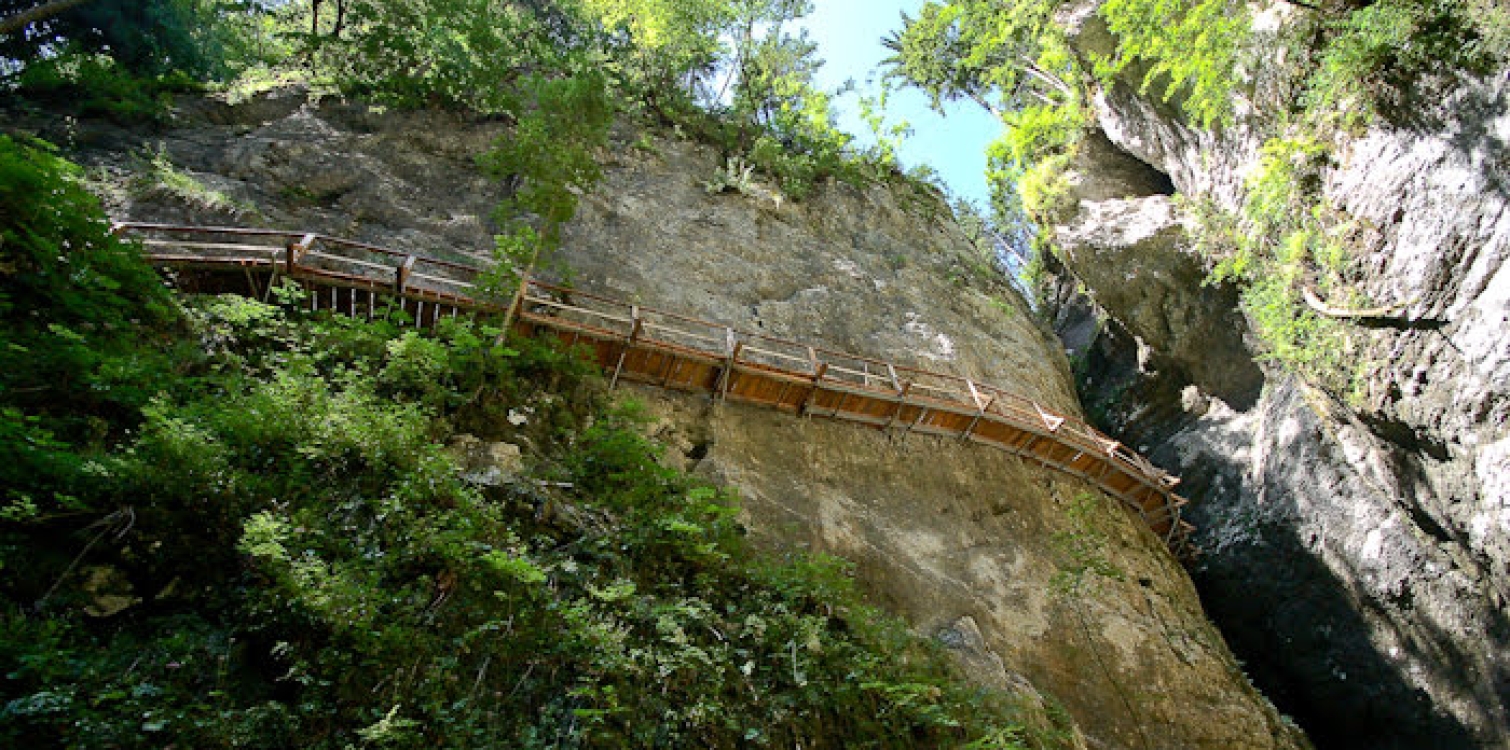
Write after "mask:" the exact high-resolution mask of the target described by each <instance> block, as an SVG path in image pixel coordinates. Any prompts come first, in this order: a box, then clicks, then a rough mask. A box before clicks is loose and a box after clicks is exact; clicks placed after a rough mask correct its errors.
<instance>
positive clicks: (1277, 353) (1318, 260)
mask: <svg viewBox="0 0 1510 750" xmlns="http://www.w3.org/2000/svg"><path fill="white" fill-rule="evenodd" d="M1329 158H1330V157H1329V151H1328V148H1327V145H1326V144H1325V143H1323V142H1321V141H1319V140H1316V139H1314V138H1308V137H1304V136H1300V137H1295V138H1289V139H1285V138H1275V139H1272V140H1270V141H1269V142H1268V143H1266V144H1265V145H1264V149H1263V154H1262V158H1261V161H1260V168H1259V169H1258V170H1257V171H1255V172H1254V173H1253V174H1252V175H1251V176H1250V177H1249V180H1248V184H1247V186H1246V187H1247V192H1246V199H1245V201H1244V204H1243V209H1242V213H1241V215H1240V216H1239V217H1230V216H1226V215H1225V214H1223V213H1222V212H1220V211H1218V210H1216V209H1214V208H1212V207H1210V206H1206V205H1204V204H1195V205H1193V206H1192V213H1193V214H1194V215H1195V216H1196V218H1197V220H1198V226H1199V227H1200V229H1199V231H1198V232H1197V237H1198V248H1199V249H1200V250H1202V251H1203V252H1204V253H1205V254H1206V255H1207V256H1208V257H1210V258H1211V259H1212V260H1213V261H1215V267H1214V270H1213V271H1212V277H1211V278H1212V281H1213V282H1223V281H1233V282H1236V283H1237V284H1238V285H1239V287H1240V288H1241V289H1242V301H1243V309H1244V311H1245V312H1247V313H1248V316H1249V318H1250V320H1252V321H1253V323H1254V326H1255V329H1256V331H1257V333H1258V334H1259V337H1260V338H1261V339H1262V340H1263V341H1264V343H1265V347H1266V352H1265V356H1267V357H1269V358H1271V359H1273V360H1275V361H1277V362H1279V363H1280V364H1281V365H1283V366H1285V367H1286V368H1288V369H1290V370H1291V371H1293V372H1296V373H1298V374H1300V375H1302V376H1304V377H1306V378H1307V379H1308V380H1309V381H1310V382H1312V383H1316V384H1318V385H1321V386H1323V387H1326V388H1328V389H1329V390H1332V391H1333V392H1334V393H1338V394H1339V395H1345V396H1346V395H1350V394H1351V393H1352V392H1353V390H1354V388H1355V387H1356V374H1357V372H1358V368H1359V367H1360V365H1359V363H1358V362H1357V347H1358V344H1357V343H1356V342H1355V340H1354V335H1353V333H1352V332H1350V331H1349V329H1348V326H1347V325H1345V324H1344V323H1343V322H1341V321H1338V320H1334V319H1331V318H1327V317H1325V316H1321V315H1318V314H1317V313H1316V312H1315V311H1314V310H1311V309H1309V308H1308V307H1307V305H1306V304H1304V297H1303V294H1304V292H1305V291H1306V290H1308V289H1309V290H1310V291H1311V292H1312V293H1313V294H1315V295H1317V296H1319V297H1321V298H1323V299H1325V298H1332V299H1340V300H1341V302H1342V305H1341V306H1355V305H1359V304H1364V303H1366V300H1364V299H1363V298H1362V297H1361V296H1360V295H1359V294H1358V293H1357V292H1356V291H1355V289H1354V287H1353V286H1352V282H1353V281H1354V275H1355V269H1354V268H1353V260H1352V259H1353V258H1354V257H1355V255H1356V253H1355V252H1354V250H1353V249H1352V248H1353V245H1355V244H1356V243H1357V242H1358V237H1359V235H1360V234H1361V233H1363V232H1365V231H1366V230H1367V228H1366V227H1362V226H1360V225H1358V223H1357V222H1355V221H1352V220H1350V219H1349V218H1348V217H1347V216H1346V215H1344V214H1342V213H1341V212H1339V211H1336V210H1334V209H1331V208H1330V207H1329V206H1328V205H1327V203H1326V202H1325V200H1324V198H1323V197H1322V195H1321V177H1322V171H1323V170H1324V169H1326V168H1327V167H1328V165H1329Z"/></svg>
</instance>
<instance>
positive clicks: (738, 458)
mask: <svg viewBox="0 0 1510 750" xmlns="http://www.w3.org/2000/svg"><path fill="white" fill-rule="evenodd" d="M28 117H30V118H31V119H29V120H16V121H15V122H16V123H17V125H16V127H21V128H27V129H31V130H33V131H36V132H38V133H40V134H42V135H44V136H46V137H49V138H52V139H53V140H55V141H57V142H60V143H63V144H65V146H66V147H68V148H69V149H71V150H72V152H73V153H74V154H75V155H76V158H78V159H79V160H80V161H81V162H83V163H85V164H86V165H88V166H89V167H90V168H91V173H92V178H93V179H94V180H95V182H96V184H97V187H98V188H99V190H100V191H101V192H102V193H104V194H105V196H106V198H107V203H108V204H109V205H110V208H111V210H112V211H113V212H114V213H116V214H117V215H120V216H124V217H129V218H131V219H135V220H163V221H183V222H195V223H206V224H213V223H238V224H251V225H264V226H277V227H288V228H300V229H309V230H314V231H321V232H326V233H330V234H334V235H340V236H347V237H353V238H357V239H361V240H366V241H371V242H375V243H380V244H384V245H388V246H392V247H398V248H403V249H408V250H412V251H415V252H424V253H431V254H443V255H451V256H456V255H463V256H468V255H470V256H473V257H479V258H480V257H485V256H486V252H485V251H486V248H488V247H490V246H491V243H492V241H491V228H490V226H489V221H488V219H487V217H488V214H489V212H490V211H491V209H492V207H493V206H494V205H495V204H496V202H497V200H498V199H499V197H500V188H499V186H498V185H497V184H495V183H492V182H490V181H488V180H486V179H484V178H483V177H481V176H480V174H479V173H478V172H477V170H476V169H475V167H474V165H473V161H472V160H473V158H474V157H475V155H476V154H477V153H479V152H480V151H481V150H482V149H484V148H485V147H486V145H487V144H488V143H489V142H490V141H491V140H492V139H494V138H497V137H500V136H505V134H506V129H505V128H504V127H503V126H502V125H501V124H499V123H497V122H490V121H479V120H471V119H467V118H464V117H460V116H456V115H452V114H446V113H435V112H420V113H384V112H382V111H380V110H378V109H376V108H373V107H368V106H366V105H362V104H351V103H342V102H333V101H323V102H321V101H310V100H309V99H308V98H307V97H306V96H305V95H304V94H303V93H302V92H297V91H281V92H274V93H273V94H271V95H267V96H263V97H259V98H256V99H253V100H252V101H249V102H244V103H241V104H237V105H230V104H226V103H224V102H221V101H218V100H215V99H211V98H193V99H189V98H186V99H184V100H182V101H181V102H180V103H179V106H178V107H177V109H176V112H175V119H174V120H173V121H172V122H171V123H169V124H167V125H165V126H163V127H160V128H158V129H156V130H154V131H152V132H150V133H146V134H145V135H144V134H143V133H142V132H141V131H139V130H130V129H123V128H119V127H116V126H113V125H110V124H108V123H104V122H94V121H81V122H72V123H65V122H62V121H59V120H57V119H55V118H47V117H45V116H39V115H28ZM603 158H604V162H605V165H606V178H605V181H604V183H603V184H602V185H601V186H600V187H599V188H598V189H597V190H596V191H594V192H593V193H591V194H590V195H587V196H585V197H584V200H583V206H582V208H581V210H580V211H579V214H578V218H577V220H576V221H574V222H573V223H572V224H571V225H570V226H569V227H568V229H567V234H566V245H565V247H566V249H565V250H564V251H563V254H562V259H563V260H565V261H566V262H567V264H568V265H569V267H570V269H571V279H572V281H573V283H575V284H577V285H579V286H581V287H584V288H587V289H591V290H594V291H599V292H603V293H607V294H612V295H615V296H618V297H621V298H627V299H631V300H634V301H638V302H641V303H644V304H647V305H653V306H656V307H660V308H663V309H668V310H676V311H680V312H684V313H688V314H692V315H697V316H700V317H704V318H708V319H712V320H718V321H722V322H726V323H728V324H731V325H735V326H739V327H744V328H750V329H755V330H761V331H766V332H770V333H772V334H775V335H779V336H785V337H790V338H796V339H800V340H806V341H811V342H814V343H819V344H824V345H827V346H829V347H832V348H837V349H843V350H849V351H854V352H857V353H861V354H866V355H870V356H874V357H878V358H886V359H892V360H897V361H902V362H909V363H915V364H921V365H924V366H927V367H929V368H931V369H937V370H942V371H947V372H953V373H958V374H962V375H967V376H970V377H975V378H979V379H981V380H983V381H988V382H992V383H998V384H1002V385H1010V386H1013V387H1016V388H1018V389H1021V390H1022V391H1023V392H1024V393H1026V394H1028V395H1030V396H1031V397H1033V398H1035V399H1038V400H1039V401H1040V402H1041V403H1043V404H1045V405H1046V406H1049V407H1051V408H1054V409H1056V410H1060V411H1063V412H1066V413H1078V412H1079V407H1078V405H1077V403H1076V400H1075V396H1074V393H1073V389H1072V384H1071V380H1070V375H1069V369H1068V367H1067V364H1066V361H1065V359H1064V357H1063V354H1062V353H1061V352H1060V350H1059V349H1058V344H1057V342H1056V341H1055V340H1054V339H1053V338H1052V336H1051V335H1049V334H1048V333H1047V332H1046V331H1044V330H1043V329H1042V328H1041V327H1040V325H1039V324H1038V323H1037V322H1036V321H1035V319H1034V318H1033V316H1032V315H1031V314H1030V311H1029V310H1028V308H1027V306H1026V305H1025V303H1024V302H1023V301H1022V300H1021V299H1020V298H1019V297H1018V296H1017V295H1016V293H1015V292H1013V291H1012V290H1011V288H1010V287H1009V286H1007V285H1006V284H1004V283H1003V282H1002V281H1001V280H1000V279H999V278H997V277H996V276H995V275H994V274H993V273H992V272H991V271H990V270H989V268H988V267H986V266H984V265H983V264H982V263H981V261H980V260H979V258H978V256H977V255H976V254H975V251H974V250H973V249H972V248H971V246H970V244H969V243H968V241H967V240H966V239H965V238H964V237H962V236H961V233H960V232H959V230H958V228H957V227H955V226H954V224H953V222H952V220H951V219H950V218H949V215H948V213H947V211H946V210H945V209H943V208H942V205H941V204H940V202H939V200H938V198H937V197H936V196H934V195H931V194H929V193H927V192H918V191H917V190H916V189H915V188H912V187H910V186H907V185H903V184H891V185H871V186H868V187H866V188H863V189H860V188H853V187H849V186H844V185H825V186H822V187H821V188H820V189H819V190H818V192H817V195H815V196H814V197H813V198H812V199H811V200H809V201H807V202H804V203H801V204H794V203H791V202H789V201H782V200H780V199H779V198H777V196H776V194H775V193H774V192H772V191H770V190H769V189H765V188H762V187H761V186H760V185H759V184H755V185H752V186H751V188H750V190H749V191H748V192H746V193H724V194H717V195H710V194H709V193H708V192H707V191H706V190H705V189H704V186H703V183H704V181H705V180H707V179H709V178H710V177H711V176H712V174H713V172H714V170H716V169H717V168H718V167H719V166H720V165H721V163H722V160H721V158H720V155H719V154H717V153H716V152H714V151H712V150H711V149H707V148H705V147H702V146H698V145H695V144H690V143H686V142H682V141H676V140H670V139H664V138H654V137H642V136H640V135H638V134H634V133H630V132H627V131H625V132H619V133H618V134H617V135H616V138H615V141H614V144H613V147H612V149H611V152H610V153H606V154H604V155H603ZM162 162H167V163H171V165H172V168H173V169H174V170H177V171H178V172H179V173H181V174H184V175H188V176H189V177H191V178H193V180H194V181H197V183H198V184H200V185H201V186H202V187H203V188H205V190H202V191H188V192H185V191H183V190H176V189H172V188H170V187H167V186H164V185H163V184H161V181H160V180H158V181H154V180H153V179H152V178H151V177H150V172H151V170H152V169H153V168H154V167H153V166H152V165H153V164H160V163H162ZM158 168H160V166H159V167H158ZM634 395H635V396H636V397H637V398H639V399H641V400H643V401H644V402H646V403H647V405H648V408H649V411H650V412H651V413H652V414H653V415H655V417H656V421H655V423H654V424H653V426H652V428H651V429H653V430H654V431H656V432H657V433H659V436H660V437H661V438H662V439H663V440H664V441H665V442H667V443H669V444H671V445H672V446H673V449H674V450H673V454H672V455H671V456H670V457H669V459H668V460H671V461H674V462H677V463H680V464H682V465H684V466H685V467H687V468H689V469H691V470H692V471H695V472H698V473H700V474H704V475H706V476H709V477H711V478H714V479H716V480H718V481H720V482H725V483H728V484H729V485H732V486H734V487H736V488H738V489H739V491H740V492H741V494H742V495H743V497H744V507H745V514H746V521H747V524H748V526H749V527H750V530H751V533H752V534H753V535H755V536H756V537H757V538H758V539H759V540H761V542H762V544H763V545H765V546H768V547H770V548H772V549H775V550H780V549H787V548H802V549H811V550H816V551H822V552H827V553H831V554H836V555H840V556H843V557H846V558H848V559H850V560H852V561H853V562H854V563H855V565H856V570H857V575H858V577H859V579H860V581H861V583H862V585H863V586H864V588H865V590H866V591H868V592H869V594H870V595H871V596H872V597H873V598H874V599H875V600H876V601H877V602H879V603H881V604H883V605H885V606H887V607H888V608H890V609H892V610H894V611H896V612H898V613H900V614H902V615H904V616H906V617H907V618H908V619H909V621H910V622H911V623H912V624H913V625H914V627H915V628H916V629H917V630H918V631H919V632H921V633H924V634H927V635H931V636H934V637H937V638H938V639H939V640H940V641H941V642H942V643H943V644H945V645H946V646H947V647H948V648H950V649H952V650H953V651H954V652H955V653H956V654H957V655H958V656H959V662H960V664H961V666H962V667H963V668H964V670H965V671H966V673H967V674H968V675H969V676H970V677H971V678H972V679H973V680H976V681H978V682H980V683H982V684H987V685H993V686H998V687H1003V688H1006V689H1009V690H1013V691H1016V692H1017V693H1019V694H1020V695H1021V696H1023V701H1024V706H1025V711H1026V712H1027V713H1028V714H1029V715H1030V716H1031V715H1035V714H1036V715H1037V716H1038V717H1039V718H1038V720H1039V721H1040V722H1042V723H1045V724H1053V725H1060V726H1063V727H1064V728H1065V730H1066V735H1065V737H1066V740H1065V744H1066V745H1067V746H1085V747H1095V748H1138V749H1140V750H1146V749H1148V748H1211V749H1212V750H1216V749H1217V748H1223V749H1225V748H1255V749H1257V748H1299V747H1304V746H1306V741H1305V739H1304V738H1303V737H1302V736H1301V735H1300V733H1299V732H1298V731H1297V730H1296V729H1294V727H1293V725H1291V724H1289V723H1287V722H1286V721H1285V720H1283V719H1282V718H1281V717H1280V716H1279V714H1278V713H1277V712H1276V711H1275V710H1274V709H1273V708H1272V706H1270V705H1269V704H1268V702H1267V701H1266V700H1265V699H1264V698H1263V697H1262V696H1260V695H1259V694H1258V693H1257V692H1256V691H1255V690H1254V689H1253V688H1252V687H1251V686H1250V685H1249V683H1248V681H1247V679H1246V677H1245V675H1244V674H1243V673H1242V671H1241V669H1240V667H1239V665H1238V663H1237V662H1236V661H1235V660H1234V659H1233V658H1232V656H1231V654H1230V653H1229V652H1228V650H1227V648H1226V646H1225V645H1224V643H1223V640H1222V637H1221V636H1220V635H1219V634H1218V633H1217V631H1216V630H1215V629H1214V628H1213V627H1212V626H1211V625H1210V623H1209V622H1208V621H1207V620H1206V619H1205V617H1204V615H1203V613H1202V610H1201V606H1200V603H1199V601H1198V598H1197V596H1196V592H1195V589H1194V588H1193V586H1192V585H1191V583H1190V580H1189V578H1188V577H1187V576H1186V575H1185V573H1184V571H1183V570H1182V569H1181V568H1180V566H1179V565H1178V564H1177V563H1176V562H1175V561H1174V560H1173V559H1172V558H1171V557H1170V556H1169V554H1168V552H1167V551H1166V550H1165V549H1164V548H1163V547H1162V546H1161V544H1160V542H1159V540H1157V539H1156V538H1155V537H1154V536H1153V535H1152V534H1151V533H1150V532H1149V531H1148V530H1147V529H1146V528H1144V527H1143V526H1142V525H1141V524H1140V523H1139V522H1138V521H1137V520H1136V519H1135V518H1134V517H1132V516H1131V515H1129V514H1128V513H1127V512H1125V511H1124V510H1123V509H1122V508H1121V507H1119V506H1118V504H1117V503H1116V502H1115V501H1114V500H1112V499H1110V498H1107V497H1105V496H1102V495H1099V494H1098V493H1096V492H1095V491H1094V490H1093V489H1092V488H1091V486H1090V485H1088V484H1085V483H1082V482H1080V481H1078V480H1073V479H1071V478H1069V477H1065V476H1061V475H1059V474H1056V473H1053V472H1050V471H1048V470H1045V469H1042V468H1039V467H1036V466H1033V465H1029V464H1025V463H1023V462H1020V461H1018V460H1016V459H1013V458H1011V457H1008V456H1006V455H1004V454H1001V453H998V452H995V451H992V450H990V449H987V448H984V447H981V446H975V445H962V444H958V443H956V442H954V441H945V440H941V439H937V438H930V437H921V436H910V437H908V436H904V435H901V434H898V433H887V432H881V431H874V430H869V429H865V428H860V427H855V426H851V425H844V424H837V423H829V422H823V421H803V420H799V419H794V418H792V417H789V416H785V415H781V414H777V413H774V412H766V411H759V410H754V409H748V408H744V407H739V406H735V405H715V404H712V403H710V402H709V400H708V399H707V398H705V397H695V396H677V395H672V394H666V393H660V392H656V391H653V390H636V391H635V392H634Z"/></svg>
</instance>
